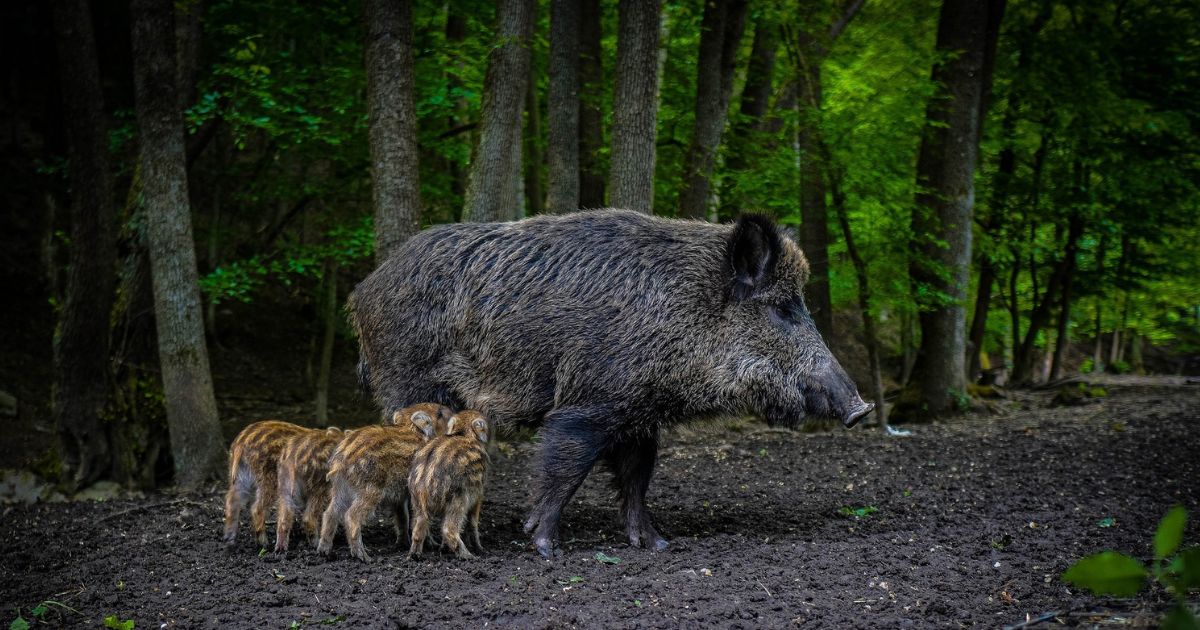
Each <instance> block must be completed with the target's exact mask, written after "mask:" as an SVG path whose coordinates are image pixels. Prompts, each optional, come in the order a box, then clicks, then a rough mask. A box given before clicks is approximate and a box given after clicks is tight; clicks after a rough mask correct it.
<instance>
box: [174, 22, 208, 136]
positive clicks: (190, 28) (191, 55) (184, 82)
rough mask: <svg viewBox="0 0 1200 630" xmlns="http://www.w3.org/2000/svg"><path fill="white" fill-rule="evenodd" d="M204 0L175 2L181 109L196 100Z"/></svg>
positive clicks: (176, 55) (176, 62) (176, 58)
mask: <svg viewBox="0 0 1200 630" xmlns="http://www.w3.org/2000/svg"><path fill="white" fill-rule="evenodd" d="M203 13H204V2H203V0H183V1H182V2H176V3H175V67H176V68H178V76H179V111H181V112H182V111H187V109H188V108H189V107H191V106H192V103H195V102H196V85H197V81H196V79H197V77H198V75H199V73H200V35H201V33H202V23H201V21H200V17H201V15H203Z"/></svg>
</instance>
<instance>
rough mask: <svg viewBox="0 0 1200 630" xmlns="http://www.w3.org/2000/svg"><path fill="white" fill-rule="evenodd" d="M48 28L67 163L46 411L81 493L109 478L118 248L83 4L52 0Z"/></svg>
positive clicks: (100, 101)
mask: <svg viewBox="0 0 1200 630" xmlns="http://www.w3.org/2000/svg"><path fill="white" fill-rule="evenodd" d="M54 25H55V43H56V44H57V50H58V63H59V77H60V81H61V92H62V98H63V115H64V120H65V122H66V131H67V143H68V151H69V158H70V168H69V173H70V183H71V202H70V218H71V244H70V260H69V268H68V269H69V271H68V276H67V291H66V300H65V304H64V305H63V310H62V316H61V320H60V321H59V328H58V332H57V334H56V335H55V339H54V388H53V400H52V408H53V415H54V425H55V428H56V430H57V432H58V436H59V439H60V441H61V444H62V448H63V460H64V461H63V464H64V470H63V473H64V477H65V480H66V481H67V482H68V484H69V485H71V486H73V487H79V486H83V485H87V484H89V483H91V482H92V481H95V480H96V479H98V478H100V477H101V476H103V475H106V474H108V473H109V471H110V468H111V463H112V449H111V448H110V443H109V437H108V434H107V432H106V431H105V429H104V427H103V425H102V424H101V421H100V413H101V411H102V410H103V408H104V405H105V403H106V402H107V397H108V385H109V379H108V376H107V375H108V348H109V341H108V313H109V311H110V310H111V309H112V303H113V287H114V285H115V281H116V275H115V265H116V255H117V250H116V236H115V233H114V227H113V226H114V221H113V219H114V211H113V190H112V172H111V171H110V165H109V154H108V120H107V118H106V116H105V111H104V95H103V93H102V92H101V89H100V68H99V64H98V62H97V54H96V41H95V35H94V34H93V32H92V16H91V9H90V6H89V3H88V2H86V1H80V0H56V1H55V2H54Z"/></svg>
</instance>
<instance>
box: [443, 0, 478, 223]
mask: <svg viewBox="0 0 1200 630" xmlns="http://www.w3.org/2000/svg"><path fill="white" fill-rule="evenodd" d="M466 39H467V19H466V17H464V16H463V14H462V13H460V12H457V11H455V6H454V4H452V3H451V4H447V5H446V43H447V44H449V45H450V46H460V45H462V42H464V41H466ZM464 66H465V64H464V63H463V62H462V61H461V60H459V61H457V62H455V63H454V66H453V69H452V70H451V69H448V74H449V75H450V76H449V85H450V88H451V89H458V90H462V88H463V81H462V73H463V70H464ZM469 109H470V104H469V103H467V98H466V97H465V96H459V97H458V99H457V100H456V101H455V103H454V115H452V116H450V120H449V121H448V122H449V124H450V129H458V128H460V127H462V126H464V125H466V124H467V112H468V110H469ZM461 135H462V140H460V142H465V143H466V146H468V147H470V146H471V145H472V144H473V142H472V141H471V137H472V134H471V132H470V131H467V132H465V133H463V134H461ZM450 177H451V184H450V190H451V191H452V192H453V193H454V194H455V195H456V196H459V197H462V196H463V195H465V194H466V192H467V171H466V170H465V169H463V168H462V166H460V165H459V163H458V161H457V160H450ZM460 207H461V204H460ZM456 216H457V215H456ZM458 218H459V219H460V220H461V218H462V217H461V216H458Z"/></svg>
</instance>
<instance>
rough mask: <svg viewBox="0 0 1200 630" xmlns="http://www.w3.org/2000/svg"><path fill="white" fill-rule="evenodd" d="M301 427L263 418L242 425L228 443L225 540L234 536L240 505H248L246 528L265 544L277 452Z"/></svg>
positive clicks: (273, 497) (275, 485) (231, 541)
mask: <svg viewBox="0 0 1200 630" xmlns="http://www.w3.org/2000/svg"><path fill="white" fill-rule="evenodd" d="M308 430H309V429H305V428H304V427H301V426H298V425H295V424H292V423H290V422H283V421H280V420H263V421H262V422H255V423H254V424H251V425H249V426H247V427H246V428H245V429H242V432H241V433H239V434H238V436H237V437H236V438H234V440H233V444H231V445H230V447H229V490H228V491H227V492H226V493H225V544H226V545H229V546H233V544H234V541H235V540H236V539H237V531H238V521H239V520H240V519H241V514H242V507H244V506H245V505H246V503H249V502H250V501H251V499H253V503H252V504H251V505H250V528H251V529H252V530H253V531H254V539H255V541H256V542H257V543H258V545H259V546H260V547H266V546H267V528H266V522H267V510H268V509H269V508H270V506H271V505H274V504H275V502H276V492H277V489H278V469H279V456H280V455H281V454H282V453H283V449H284V446H286V445H287V442H288V440H290V439H291V438H293V437H295V436H297V435H301V434H303V433H304V432H305V431H308Z"/></svg>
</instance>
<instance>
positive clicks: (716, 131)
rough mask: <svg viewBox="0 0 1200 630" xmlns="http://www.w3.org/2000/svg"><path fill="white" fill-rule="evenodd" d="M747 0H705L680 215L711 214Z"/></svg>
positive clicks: (744, 22) (680, 196)
mask: <svg viewBox="0 0 1200 630" xmlns="http://www.w3.org/2000/svg"><path fill="white" fill-rule="evenodd" d="M746 4H747V2H746V0H706V2H705V3H704V16H703V18H702V19H701V22H700V54H699V58H698V60H697V62H696V106H695V111H696V121H695V125H694V127H693V129H692V139H691V142H690V143H689V144H688V149H687V153H686V154H685V155H684V160H683V189H682V190H681V191H680V193H679V215H680V216H684V217H689V218H692V219H703V218H706V217H707V216H708V200H709V188H710V187H711V181H710V180H711V178H712V170H713V163H714V161H715V160H716V155H717V147H719V146H720V144H721V134H722V132H723V131H724V130H725V118H726V116H727V115H728V112H729V97H730V95H731V93H732V92H733V70H734V65H735V62H736V61H737V52H738V47H739V46H741V42H742V31H743V30H745V24H746Z"/></svg>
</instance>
